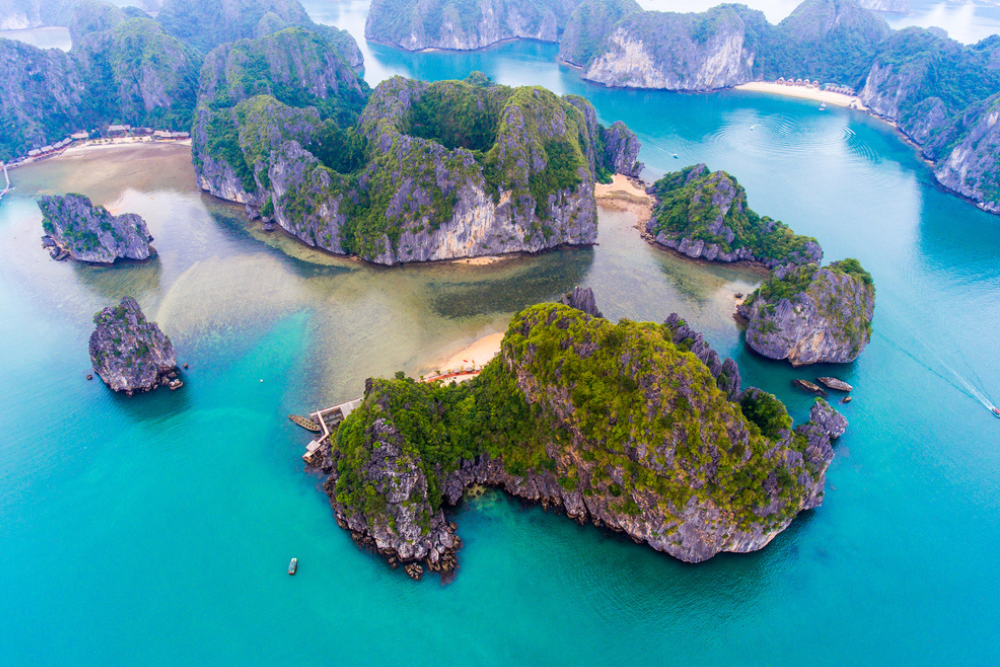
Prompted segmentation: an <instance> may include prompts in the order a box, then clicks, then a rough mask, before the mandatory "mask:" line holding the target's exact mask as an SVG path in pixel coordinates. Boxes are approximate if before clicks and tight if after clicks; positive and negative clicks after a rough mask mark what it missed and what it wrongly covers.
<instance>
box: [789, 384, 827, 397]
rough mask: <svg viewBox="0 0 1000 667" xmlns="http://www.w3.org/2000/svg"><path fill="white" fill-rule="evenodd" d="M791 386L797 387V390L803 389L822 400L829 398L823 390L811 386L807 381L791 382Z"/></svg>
mask: <svg viewBox="0 0 1000 667" xmlns="http://www.w3.org/2000/svg"><path fill="white" fill-rule="evenodd" d="M792 384H793V385H795V386H796V387H798V388H799V389H805V390H806V391H808V392H810V393H813V394H818V395H819V396H822V397H823V398H826V397H827V396H829V394H827V393H826V390H824V389H823V388H822V387H820V386H819V385H816V384H813V383H812V382H810V381H809V380H792Z"/></svg>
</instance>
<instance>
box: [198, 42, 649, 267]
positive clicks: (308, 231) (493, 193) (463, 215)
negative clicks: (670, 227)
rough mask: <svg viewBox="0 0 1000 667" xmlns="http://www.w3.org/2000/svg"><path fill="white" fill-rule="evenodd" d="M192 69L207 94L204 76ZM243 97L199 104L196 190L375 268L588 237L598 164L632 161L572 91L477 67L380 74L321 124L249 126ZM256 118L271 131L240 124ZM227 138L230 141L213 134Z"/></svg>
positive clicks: (616, 130) (627, 143)
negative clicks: (373, 86) (348, 107)
mask: <svg viewBox="0 0 1000 667" xmlns="http://www.w3.org/2000/svg"><path fill="white" fill-rule="evenodd" d="M213 62H215V59H214V58H212V57H210V58H209V59H208V60H207V61H206V71H207V70H208V69H209V65H210V64H211V63H213ZM220 71H224V72H225V73H226V74H227V75H228V73H229V72H230V68H229V66H228V65H227V67H226V68H225V69H220ZM202 78H203V86H202V88H203V96H204V97H207V98H211V97H212V92H211V91H212V90H213V89H214V88H215V87H216V86H215V84H214V83H213V81H215V77H213V76H211V75H209V74H206V75H204V76H203V77H202ZM308 80H310V78H309V77H305V78H304V79H303V81H308ZM296 85H300V84H296ZM255 99H259V98H255ZM329 99H331V100H335V101H336V100H339V101H341V102H342V101H343V99H344V95H343V94H342V93H338V94H337V95H333V94H331V95H330V96H329ZM250 103H251V100H245V101H244V102H241V103H240V104H239V105H237V107H236V108H235V109H234V110H233V111H232V112H225V113H223V112H219V111H211V110H210V109H209V108H208V106H207V105H203V106H201V107H199V109H200V113H201V114H203V115H201V116H200V117H199V121H198V123H197V124H196V130H195V133H194V143H195V147H196V148H195V156H196V166H197V167H198V174H199V183H201V184H202V187H205V188H206V189H209V191H211V192H213V194H216V195H219V196H223V197H226V198H227V199H232V200H234V201H242V202H246V203H249V204H251V205H252V206H260V207H261V210H262V212H265V211H266V212H267V214H268V215H273V218H274V220H275V222H276V223H277V224H278V225H280V226H281V227H282V228H283V229H284V230H285V231H287V232H289V233H290V234H292V235H294V236H296V237H298V238H299V239H301V240H302V241H304V242H305V243H308V244H309V245H313V246H316V247H319V248H322V249H324V250H327V251H330V252H333V253H337V254H355V255H358V256H360V257H362V258H364V259H366V260H368V261H371V262H375V263H379V264H390V265H391V264H397V263H400V262H419V261H431V260H443V259H454V258H458V257H474V256H480V255H493V254H502V253H511V252H539V251H541V250H545V249H548V248H552V247H555V246H558V245H561V244H575V245H580V244H589V243H593V242H594V240H595V238H596V206H595V201H594V181H595V178H596V175H597V170H598V169H607V168H608V167H610V168H611V169H615V168H617V167H616V165H621V168H622V169H626V168H628V169H629V170H630V172H635V171H636V170H637V169H641V165H639V164H638V163H636V162H635V154H636V153H637V152H638V141H637V140H636V139H635V135H634V134H632V133H631V132H630V131H629V130H628V128H626V127H625V126H624V125H617V126H614V127H613V128H612V129H610V130H608V129H605V128H602V127H600V125H599V124H597V121H596V114H595V113H594V111H593V108H592V107H591V106H590V104H589V103H588V102H586V101H585V100H582V98H578V99H573V100H563V99H560V98H558V97H556V96H555V95H553V94H552V93H550V92H548V91H545V90H543V89H540V88H529V87H525V88H508V87H505V86H495V85H492V84H490V83H489V82H488V81H487V80H485V77H482V75H479V76H478V77H475V76H474V77H471V78H470V80H468V81H466V82H438V83H434V84H428V83H424V82H420V81H411V80H406V79H403V78H401V77H396V78H394V79H390V80H389V81H386V82H383V83H382V84H380V85H379V87H378V89H377V90H376V91H375V92H374V94H373V95H372V97H371V100H370V101H369V103H368V104H367V106H366V107H365V111H364V113H363V114H362V115H361V117H360V119H359V120H358V123H357V125H356V127H353V126H351V124H349V123H347V122H346V121H349V117H348V118H345V119H344V121H345V122H340V121H339V120H338V122H336V123H332V124H331V122H330V120H327V121H326V122H325V124H323V126H322V127H319V124H318V123H316V122H314V120H315V119H313V120H309V119H305V120H306V121H309V122H302V123H290V122H284V121H283V122H281V123H277V124H275V123H273V122H271V121H268V120H267V118H266V116H264V117H262V120H261V121H260V122H254V121H253V115H252V114H249V113H246V111H245V110H243V109H244V107H246V106H247V105H248V104H250ZM255 103H256V102H255ZM269 104H270V106H271V107H275V105H277V106H282V105H280V103H278V102H276V101H273V100H272V102H271V103H269ZM318 106H322V105H318ZM581 109H583V110H581ZM276 113H278V112H277V111H272V112H271V115H274V114H276ZM285 113H286V115H287V116H291V115H293V111H290V110H287V107H286V112H285ZM321 117H322V113H321ZM261 124H263V125H264V126H265V127H268V128H274V131H269V132H263V133H262V132H260V131H254V132H250V131H248V130H249V129H250V128H254V127H259V126H260V125H261ZM299 126H302V129H301V131H299V130H297V129H296V128H298V127H299ZM227 134H228V135H229V136H231V137H232V143H229V144H226V143H222V142H220V141H219V139H220V137H225V136H226V135H227ZM265 135H266V136H267V137H268V139H267V141H266V142H265V141H264V140H263V139H262V137H264V136H265ZM605 139H607V141H605ZM597 142H599V145H598V144H597ZM199 161H200V164H199ZM250 165H253V168H251V167H250ZM626 165H628V167H626Z"/></svg>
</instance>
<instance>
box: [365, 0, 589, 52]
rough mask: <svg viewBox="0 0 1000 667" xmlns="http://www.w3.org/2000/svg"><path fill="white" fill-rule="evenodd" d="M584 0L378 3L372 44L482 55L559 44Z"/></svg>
mask: <svg viewBox="0 0 1000 667" xmlns="http://www.w3.org/2000/svg"><path fill="white" fill-rule="evenodd" d="M579 2H580V0H474V1H473V2H459V1H458V0H426V1H424V2H417V3H414V2H408V1H407V0H374V1H373V2H372V6H371V9H369V11H368V19H367V21H366V22H365V37H366V38H367V39H370V40H373V41H377V42H382V43H385V44H392V45H393V46H398V47H400V48H403V49H406V50H408V51H420V50H423V49H431V48H435V49H452V50H457V51H468V50H472V49H481V48H484V47H486V46H489V45H490V44H495V43H497V42H502V41H504V40H507V39H517V38H522V39H537V40H541V41H544V42H555V41H557V40H558V39H559V34H560V33H561V32H562V30H563V28H564V27H565V25H566V20H567V19H568V17H569V15H570V13H571V12H572V11H573V9H574V8H575V7H576V6H577V5H578V4H579Z"/></svg>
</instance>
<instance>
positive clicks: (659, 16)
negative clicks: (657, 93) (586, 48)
mask: <svg viewBox="0 0 1000 667" xmlns="http://www.w3.org/2000/svg"><path fill="white" fill-rule="evenodd" d="M756 24H766V21H765V19H764V15H763V14H762V13H760V12H756V11H752V10H749V9H747V8H746V7H742V6H736V5H724V6H720V7H715V8H713V9H710V10H709V11H707V12H705V13H703V14H675V13H663V12H641V13H629V14H627V15H626V16H625V17H624V18H622V19H621V20H619V21H618V22H617V23H615V24H614V27H613V28H612V30H611V32H610V33H609V35H608V36H607V38H606V39H605V40H604V42H603V44H602V47H601V48H600V49H598V50H597V52H596V54H595V55H594V56H593V57H592V59H591V60H590V63H589V65H588V66H587V69H586V73H585V75H584V78H586V79H587V80H589V81H595V82H597V83H603V84H605V85H608V86H623V87H630V88H663V89H667V90H715V89H718V88H726V87H729V86H735V85H738V84H741V83H746V82H747V81H751V80H753V78H754V77H753V68H754V59H755V57H756V48H755V44H754V40H752V39H748V27H749V26H750V25H756ZM751 30H752V29H751Z"/></svg>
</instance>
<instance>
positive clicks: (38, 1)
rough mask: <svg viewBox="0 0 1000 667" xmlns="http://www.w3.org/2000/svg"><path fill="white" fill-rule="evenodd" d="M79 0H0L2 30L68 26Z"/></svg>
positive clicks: (0, 26) (0, 28)
mask: <svg viewBox="0 0 1000 667" xmlns="http://www.w3.org/2000/svg"><path fill="white" fill-rule="evenodd" d="M77 1H78V0H0V30H25V29H27V28H37V27H39V26H50V25H58V26H62V25H66V24H67V23H69V19H70V15H71V14H72V13H73V7H74V6H75V5H76V3H77Z"/></svg>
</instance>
